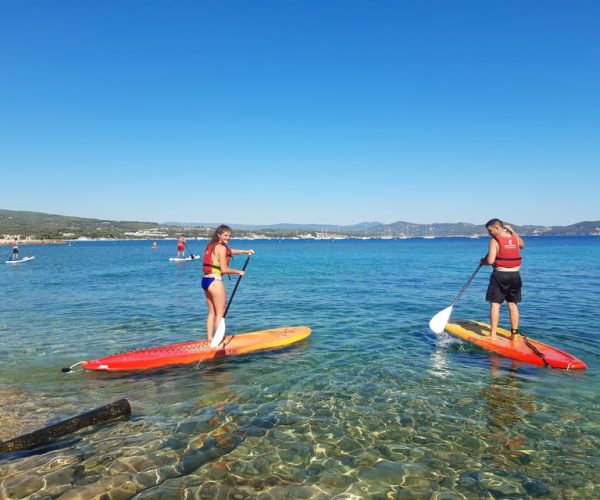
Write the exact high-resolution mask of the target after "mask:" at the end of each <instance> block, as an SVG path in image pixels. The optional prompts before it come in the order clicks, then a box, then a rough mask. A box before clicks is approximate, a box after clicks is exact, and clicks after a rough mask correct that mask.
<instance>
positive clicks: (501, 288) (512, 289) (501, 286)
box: [481, 219, 525, 340]
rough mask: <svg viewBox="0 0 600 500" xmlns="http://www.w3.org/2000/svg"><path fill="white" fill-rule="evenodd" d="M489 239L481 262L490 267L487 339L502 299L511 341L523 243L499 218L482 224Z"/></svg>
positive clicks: (516, 328) (495, 325) (515, 326)
mask: <svg viewBox="0 0 600 500" xmlns="http://www.w3.org/2000/svg"><path fill="white" fill-rule="evenodd" d="M485 227H486V229H487V231H488V233H489V235H490V236H491V237H492V239H491V240H490V244H489V247H488V253H487V255H486V256H485V257H484V258H483V259H481V264H482V265H484V266H486V265H487V266H494V271H493V272H492V275H491V276H490V284H489V285H488V289H487V293H486V296H485V300H487V301H488V302H489V303H490V326H491V330H490V337H492V338H494V337H496V331H497V329H498V321H499V319H500V305H501V304H502V302H504V301H505V300H506V305H507V306H508V315H509V318H510V333H511V340H512V338H513V337H514V336H515V335H516V334H518V333H519V307H518V306H517V304H518V303H519V302H521V286H522V282H521V273H520V272H519V271H520V269H521V252H520V251H519V250H520V249H521V248H525V243H524V242H523V240H522V239H521V237H520V236H519V235H518V234H517V233H516V232H515V230H514V229H513V228H512V227H511V226H509V225H508V224H504V223H503V222H502V221H501V220H500V219H491V220H490V221H488V223H487V224H486V225H485Z"/></svg>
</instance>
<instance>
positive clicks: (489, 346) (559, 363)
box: [446, 320, 587, 370]
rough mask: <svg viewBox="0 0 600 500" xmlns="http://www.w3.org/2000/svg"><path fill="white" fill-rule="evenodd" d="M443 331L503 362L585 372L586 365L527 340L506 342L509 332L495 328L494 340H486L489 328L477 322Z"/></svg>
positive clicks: (460, 323)
mask: <svg viewBox="0 0 600 500" xmlns="http://www.w3.org/2000/svg"><path fill="white" fill-rule="evenodd" d="M446 331H447V332H448V333H450V334H451V335H454V336H455V337H458V338H459V339H461V340H465V341H467V342H471V343H472V344H475V345H478V346H479V347H481V348H482V349H485V350H486V351H491V352H495V353H496V354H500V355H501V356H504V357H506V358H510V359H515V360H517V361H523V362H524V363H531V364H532V365H537V366H549V367H551V368H560V369H564V370H585V369H586V368H587V365H586V364H585V363H584V362H583V361H581V360H580V359H578V358H576V357H575V356H572V355H571V354H569V353H568V352H564V351H560V350H559V349H556V348H554V347H552V346H549V345H546V344H542V343H541V342H538V341H537V340H533V339H531V338H529V337H522V336H521V335H515V337H514V339H513V340H510V332H509V331H507V330H504V329H502V328H498V333H497V335H496V338H495V339H493V338H491V337H490V325H488V324H486V323H480V322H479V321H472V320H468V321H461V320H457V321H456V322H454V323H448V324H447V325H446Z"/></svg>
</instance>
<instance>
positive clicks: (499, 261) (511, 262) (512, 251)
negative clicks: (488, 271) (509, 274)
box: [494, 234, 522, 267]
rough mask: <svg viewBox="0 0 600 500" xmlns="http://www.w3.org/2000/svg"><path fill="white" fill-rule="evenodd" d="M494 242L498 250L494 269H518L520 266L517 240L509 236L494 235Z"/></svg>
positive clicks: (515, 237) (513, 236) (520, 260)
mask: <svg viewBox="0 0 600 500" xmlns="http://www.w3.org/2000/svg"><path fill="white" fill-rule="evenodd" d="M495 239H496V241H497V242H498V246H499V247H500V249H499V250H498V253H497V254H496V262H494V267H519V266H520V265H521V262H522V259H521V252H519V238H517V236H515V235H512V234H509V235H508V236H504V235H500V234H499V235H496V236H495Z"/></svg>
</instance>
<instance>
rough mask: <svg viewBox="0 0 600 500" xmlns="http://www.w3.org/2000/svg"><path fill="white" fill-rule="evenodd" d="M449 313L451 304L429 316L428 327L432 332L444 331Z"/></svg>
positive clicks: (450, 312)
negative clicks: (431, 316)
mask: <svg viewBox="0 0 600 500" xmlns="http://www.w3.org/2000/svg"><path fill="white" fill-rule="evenodd" d="M451 314H452V306H448V307H446V309H443V310H441V311H440V312H439V313H437V314H436V315H435V316H434V317H433V318H431V320H430V321H429V328H431V329H432V330H433V333H442V332H443V331H444V328H446V324H447V323H448V320H449V319H450V315H451Z"/></svg>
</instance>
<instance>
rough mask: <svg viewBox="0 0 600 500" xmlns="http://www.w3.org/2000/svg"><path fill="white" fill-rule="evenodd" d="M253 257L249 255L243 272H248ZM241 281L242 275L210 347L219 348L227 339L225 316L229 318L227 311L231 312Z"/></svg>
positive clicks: (234, 288)
mask: <svg viewBox="0 0 600 500" xmlns="http://www.w3.org/2000/svg"><path fill="white" fill-rule="evenodd" d="M251 256H252V255H248V258H247V259H246V262H244V267H242V271H245V270H246V267H247V266H248V262H250V257H251ZM240 281H242V275H241V274H240V276H239V277H238V280H237V282H236V284H235V286H234V287H233V292H231V297H229V302H228V303H227V307H226V308H225V313H224V314H223V317H222V318H221V321H219V326H218V327H217V331H216V332H215V336H214V337H213V339H212V341H211V342H210V346H211V347H217V346H219V345H220V344H221V342H223V339H224V338H225V316H227V311H229V306H230V305H231V301H232V300H233V296H234V295H235V292H236V291H237V289H238V286H239V284H240Z"/></svg>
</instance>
